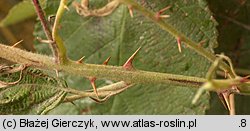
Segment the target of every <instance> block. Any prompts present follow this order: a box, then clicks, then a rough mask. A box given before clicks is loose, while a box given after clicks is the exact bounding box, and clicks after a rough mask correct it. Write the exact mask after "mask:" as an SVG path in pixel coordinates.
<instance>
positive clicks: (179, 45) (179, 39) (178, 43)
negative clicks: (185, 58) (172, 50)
mask: <svg viewBox="0 0 250 131" xmlns="http://www.w3.org/2000/svg"><path fill="white" fill-rule="evenodd" d="M177 45H178V50H179V52H180V53H181V38H180V37H177Z"/></svg>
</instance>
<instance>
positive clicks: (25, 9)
mask: <svg viewBox="0 0 250 131" xmlns="http://www.w3.org/2000/svg"><path fill="white" fill-rule="evenodd" d="M44 2H45V0H41V3H44ZM35 14H36V12H35V10H34V7H33V4H32V2H31V1H30V0H29V1H28V0H24V1H22V2H20V3H18V4H17V5H15V6H14V7H13V8H12V9H11V10H10V11H9V13H8V15H7V16H6V17H5V18H4V19H3V20H1V21H0V27H6V26H9V25H13V24H16V23H19V22H21V21H24V20H26V19H28V18H30V17H33V16H35Z"/></svg>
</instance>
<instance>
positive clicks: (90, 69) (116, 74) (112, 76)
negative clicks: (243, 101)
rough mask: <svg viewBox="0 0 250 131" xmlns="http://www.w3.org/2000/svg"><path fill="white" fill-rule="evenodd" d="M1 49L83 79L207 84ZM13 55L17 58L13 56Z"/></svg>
mask: <svg viewBox="0 0 250 131" xmlns="http://www.w3.org/2000/svg"><path fill="white" fill-rule="evenodd" d="M0 48H1V51H0V56H1V57H2V58H4V59H7V60H10V61H13V62H16V63H20V64H25V65H31V66H35V67H39V68H45V69H56V70H62V71H64V72H67V73H69V74H73V75H80V76H83V77H97V78H104V79H109V80H116V81H125V82H126V83H127V84H130V83H141V84H175V85H182V86H192V87H199V86H201V85H202V84H203V83H204V82H206V79H204V78H200V77H192V76H183V75H175V74H168V73H158V72H149V71H141V70H132V71H130V70H126V69H124V68H123V67H117V66H108V65H95V64H77V63H76V62H73V61H69V62H68V63H67V64H55V63H54V62H53V60H52V58H51V57H48V56H43V55H40V54H35V53H31V52H27V51H23V50H21V49H17V48H11V47H9V46H5V45H2V44H0ZM13 54H14V55H15V56H13Z"/></svg>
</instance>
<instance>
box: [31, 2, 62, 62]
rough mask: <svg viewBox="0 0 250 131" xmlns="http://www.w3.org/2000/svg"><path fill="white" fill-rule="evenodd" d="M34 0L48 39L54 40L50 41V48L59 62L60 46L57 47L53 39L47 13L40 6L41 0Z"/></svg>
mask: <svg viewBox="0 0 250 131" xmlns="http://www.w3.org/2000/svg"><path fill="white" fill-rule="evenodd" d="M32 1H33V4H34V6H35V10H36V13H37V16H38V18H39V20H40V22H41V24H42V27H43V31H44V32H45V35H46V37H47V39H48V40H49V41H52V43H50V44H49V45H50V48H51V50H52V54H53V57H54V58H55V61H56V63H57V61H58V60H57V58H58V57H59V56H58V47H57V45H56V43H55V42H54V41H53V38H52V32H51V29H50V26H49V24H48V21H47V19H46V18H45V15H44V12H43V9H42V8H41V6H40V3H39V0H32Z"/></svg>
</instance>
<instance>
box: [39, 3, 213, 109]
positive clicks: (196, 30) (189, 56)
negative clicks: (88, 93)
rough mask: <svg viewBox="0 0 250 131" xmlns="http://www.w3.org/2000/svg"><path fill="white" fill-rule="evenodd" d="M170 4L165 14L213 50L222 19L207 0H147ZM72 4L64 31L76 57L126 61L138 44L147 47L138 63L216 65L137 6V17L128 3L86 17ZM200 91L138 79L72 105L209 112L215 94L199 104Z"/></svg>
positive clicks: (166, 68)
mask: <svg viewBox="0 0 250 131" xmlns="http://www.w3.org/2000/svg"><path fill="white" fill-rule="evenodd" d="M57 2H58V1H57ZM105 2H107V1H99V0H91V1H90V7H92V8H98V7H101V6H103V5H105ZM139 2H140V1H139ZM53 5H55V1H50V2H48V7H49V8H48V9H47V10H48V12H47V14H50V13H51V12H50V11H51V10H53V7H55V6H53ZM169 5H171V6H172V7H171V9H170V10H168V11H166V13H165V12H164V14H169V15H170V16H171V17H170V18H168V19H165V20H166V22H168V23H170V24H171V25H173V26H174V27H175V28H176V29H178V30H179V31H181V32H183V33H184V34H186V35H187V36H188V37H189V38H190V39H192V40H194V41H196V42H200V41H203V40H206V42H205V43H204V45H203V46H204V47H205V48H206V49H208V50H210V51H212V50H213V47H215V46H216V45H217V42H216V37H217V32H216V28H215V26H216V22H215V21H214V20H213V19H211V13H210V11H209V10H208V7H207V4H206V2H205V1H204V0H199V1H197V0H189V1H185V2H183V0H168V1H166V0H157V1H156V0H147V1H146V3H145V5H144V6H145V7H146V8H148V9H150V10H152V11H155V12H157V11H159V10H160V9H163V8H164V7H166V6H169ZM69 8H70V11H66V12H65V14H64V17H63V19H62V20H61V29H60V30H59V32H60V35H61V36H62V38H63V40H64V42H65V44H66V47H67V51H68V56H69V57H70V58H71V59H73V60H77V59H79V58H81V57H82V56H85V61H84V62H87V63H97V64H101V63H102V62H103V61H104V60H105V59H106V58H107V57H108V56H111V60H110V63H109V64H110V65H116V66H118V65H119V66H121V65H122V64H123V63H125V61H126V60H127V59H128V58H129V57H130V56H131V55H132V54H133V52H134V51H135V50H136V49H137V48H139V47H142V49H141V50H140V52H139V54H138V55H137V56H136V58H135V61H134V63H133V64H134V67H135V68H137V69H140V70H147V71H154V72H167V73H173V74H182V75H190V76H198V77H204V75H205V74H206V71H207V69H208V67H209V65H210V64H209V62H208V61H207V60H206V59H205V58H203V57H202V56H199V55H198V54H197V53H195V52H194V51H193V50H190V49H189V48H187V47H185V46H184V45H183V52H182V53H179V52H178V47H177V43H176V40H175V38H174V37H173V36H171V35H170V34H169V33H167V32H165V31H163V30H162V29H161V28H160V27H158V26H157V25H156V24H154V23H153V22H152V21H149V20H148V19H145V18H144V17H143V16H142V15H140V14H138V13H137V12H136V11H135V12H134V18H131V17H130V15H129V12H128V9H127V7H126V6H124V5H121V6H119V8H118V9H116V10H115V11H114V12H113V13H112V14H111V15H109V16H106V17H83V16H79V15H78V14H77V13H76V11H75V9H74V8H73V7H72V6H71V5H69ZM49 12H50V13H49ZM54 13H55V12H54ZM41 50H46V49H44V48H43V49H41ZM68 80H70V81H71V83H73V85H74V87H75V88H80V87H84V88H86V87H87V88H89V89H91V86H90V84H89V81H87V80H85V82H84V81H83V80H82V81H80V82H79V81H78V82H77V81H76V82H72V81H74V79H68ZM110 82H112V81H110V80H102V81H100V85H103V84H107V83H110ZM113 82H114V81H113ZM70 87H72V86H70ZM195 93H196V89H193V88H191V87H180V86H174V85H160V84H157V85H146V84H141V85H139V84H138V85H136V86H134V87H132V88H130V89H128V90H126V91H125V92H123V93H121V94H119V95H117V96H115V97H113V98H112V99H110V100H109V101H108V102H106V103H104V104H96V103H93V102H90V101H89V100H88V99H84V100H80V101H78V102H77V103H76V104H77V107H73V106H67V107H69V110H71V111H72V110H73V109H72V108H74V109H76V110H77V109H78V108H84V109H81V110H84V111H86V112H84V114H204V113H205V110H206V109H208V108H209V95H208V94H204V95H202V97H201V98H200V100H199V102H198V103H197V105H192V104H191V101H192V99H193V97H194V95H195ZM86 101H88V102H86ZM83 103H84V106H83ZM63 108H64V107H63V106H62V108H60V107H58V108H57V109H56V110H57V111H58V112H60V113H56V110H54V112H55V113H56V114H66V113H67V112H64V111H65V108H64V109H63ZM63 110H64V111H63ZM79 112H80V113H81V111H79V110H78V111H75V112H74V114H79ZM71 113H72V114H73V112H71Z"/></svg>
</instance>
